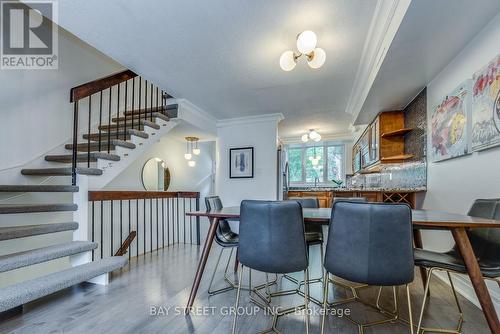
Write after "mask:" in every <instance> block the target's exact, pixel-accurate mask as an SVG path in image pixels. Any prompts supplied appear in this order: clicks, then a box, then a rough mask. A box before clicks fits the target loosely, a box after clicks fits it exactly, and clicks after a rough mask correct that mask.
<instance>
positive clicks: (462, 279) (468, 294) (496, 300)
mask: <svg viewBox="0 0 500 334" xmlns="http://www.w3.org/2000/svg"><path fill="white" fill-rule="evenodd" d="M435 275H436V277H438V278H439V279H440V280H442V281H443V282H444V283H446V284H447V285H450V282H449V281H448V277H447V276H446V274H445V273H444V272H436V273H435ZM452 275H453V284H454V285H455V289H456V290H457V292H458V293H459V294H460V295H462V296H463V297H464V298H466V299H468V300H469V301H470V302H472V303H473V304H474V305H476V306H477V307H478V308H481V305H480V304H479V300H477V297H476V292H475V291H474V288H473V287H472V284H471V282H470V280H469V279H468V278H467V277H466V276H465V275H458V274H452ZM489 283H493V282H489ZM489 283H488V281H487V284H488V290H489V292H490V295H491V299H492V300H493V304H494V305H495V309H496V311H497V314H498V316H499V317H500V288H499V287H498V285H497V284H496V283H493V284H489ZM431 290H432V283H431ZM450 293H451V292H450Z"/></svg>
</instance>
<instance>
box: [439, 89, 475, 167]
mask: <svg viewBox="0 0 500 334" xmlns="http://www.w3.org/2000/svg"><path fill="white" fill-rule="evenodd" d="M469 87H470V80H467V81H465V82H464V83H462V84H461V85H460V86H458V87H457V88H456V89H455V90H454V91H453V92H452V93H451V94H449V95H448V96H446V97H445V98H444V99H442V101H441V103H439V104H438V105H437V106H436V107H434V109H433V111H432V116H431V129H432V130H431V136H432V138H431V140H432V151H431V158H432V161H434V162H437V161H441V160H446V159H451V158H455V157H459V156H462V155H465V154H467V153H469V146H470V145H469V131H468V128H467V127H468V123H469V115H470V89H469Z"/></svg>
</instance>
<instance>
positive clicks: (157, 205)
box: [88, 191, 200, 261]
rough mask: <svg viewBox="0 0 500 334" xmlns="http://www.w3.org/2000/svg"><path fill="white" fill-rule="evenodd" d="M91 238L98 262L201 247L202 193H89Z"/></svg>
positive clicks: (94, 255)
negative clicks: (171, 248) (183, 246)
mask: <svg viewBox="0 0 500 334" xmlns="http://www.w3.org/2000/svg"><path fill="white" fill-rule="evenodd" d="M88 200H89V227H90V231H89V234H90V236H91V240H92V241H93V242H98V244H99V248H97V249H95V250H93V251H92V261H93V260H94V259H95V258H96V257H98V258H104V257H108V256H113V255H116V254H119V255H123V254H124V253H125V251H127V250H128V254H129V258H130V257H132V256H139V255H144V254H146V253H151V252H153V251H155V250H159V249H162V248H165V247H168V246H171V245H174V244H179V243H184V244H196V245H199V244H200V219H199V217H197V218H194V217H188V216H186V212H189V211H194V210H196V211H198V210H199V209H200V193H199V192H167V191H89V194H88Z"/></svg>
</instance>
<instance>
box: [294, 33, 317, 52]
mask: <svg viewBox="0 0 500 334" xmlns="http://www.w3.org/2000/svg"><path fill="white" fill-rule="evenodd" d="M317 42H318V38H317V37H316V34H315V33H314V32H312V31H311V30H306V31H303V32H301V33H300V34H299V36H297V50H299V51H300V52H301V53H302V54H309V53H311V51H313V50H314V48H315V47H316V43H317Z"/></svg>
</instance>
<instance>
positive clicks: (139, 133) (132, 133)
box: [83, 129, 149, 141]
mask: <svg viewBox="0 0 500 334" xmlns="http://www.w3.org/2000/svg"><path fill="white" fill-rule="evenodd" d="M131 136H137V137H141V138H144V139H147V138H148V137H149V135H148V134H147V133H146V132H143V131H139V130H135V129H127V130H126V131H123V130H122V131H118V132H117V131H113V132H105V131H104V132H101V133H91V134H90V135H89V134H88V133H86V134H84V135H83V139H89V138H90V140H92V141H99V139H101V141H102V139H103V138H106V139H105V140H107V139H108V137H111V138H116V139H118V138H121V139H122V140H123V138H124V137H126V138H127V140H128V139H130V137H131Z"/></svg>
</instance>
